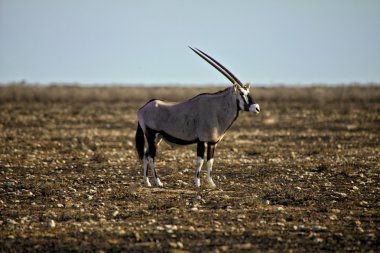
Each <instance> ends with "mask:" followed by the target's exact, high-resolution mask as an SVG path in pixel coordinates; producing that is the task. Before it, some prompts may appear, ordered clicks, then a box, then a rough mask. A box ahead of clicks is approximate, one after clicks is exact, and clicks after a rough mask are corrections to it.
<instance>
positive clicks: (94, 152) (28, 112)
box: [0, 86, 380, 252]
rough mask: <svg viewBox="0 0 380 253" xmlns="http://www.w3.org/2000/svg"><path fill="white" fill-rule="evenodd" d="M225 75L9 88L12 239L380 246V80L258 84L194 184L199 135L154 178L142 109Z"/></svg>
mask: <svg viewBox="0 0 380 253" xmlns="http://www.w3.org/2000/svg"><path fill="white" fill-rule="evenodd" d="M215 90H217V89H216V88H193V89H190V88H118V87H113V88H78V87H60V86H53V87H47V88H40V87H28V86H9V87H2V88H0V251H1V252H21V251H23V252H48V251H49V252H68V251H81V252H84V251H87V252H93V251H97V252H118V251H125V252H157V251H164V252H168V251H171V252H240V251H241V252H243V251H254V252H257V251H293V252H313V251H362V252H371V251H372V252H379V251H380V158H379V153H380V148H379V140H380V114H379V112H380V88H379V87H378V86H377V87H376V86H375V87H337V88H324V87H314V88H257V89H255V90H254V91H253V93H254V97H255V99H256V101H257V102H258V103H259V104H260V106H261V110H262V113H261V114H259V115H253V114H249V113H244V112H243V113H241V114H240V117H239V119H238V120H237V121H236V122H235V124H234V125H233V127H232V128H231V129H230V130H229V132H228V133H227V135H226V136H225V138H224V139H223V141H222V142H221V143H220V144H219V145H218V147H217V150H216V153H215V156H216V159H215V163H214V181H215V183H216V184H217V188H215V189H211V188H208V187H207V185H206V184H205V182H206V180H205V170H203V171H202V183H204V184H203V185H202V187H201V188H200V189H195V188H194V186H193V178H194V175H195V149H196V148H195V146H187V147H183V148H179V149H171V148H169V146H167V145H165V144H164V145H162V146H160V149H159V154H158V157H157V172H158V174H159V176H160V178H161V180H162V181H163V183H164V184H165V185H164V188H155V187H153V188H145V187H143V184H142V169H141V168H140V167H139V164H138V163H136V155H135V151H134V147H133V146H134V143H133V142H134V134H135V129H136V111H137V109H138V108H139V107H140V106H142V105H143V104H144V103H145V102H146V101H147V100H148V99H150V98H153V97H155V98H163V99H168V100H184V99H187V98H190V97H191V96H193V95H195V94H197V93H199V92H205V91H208V92H211V91H215Z"/></svg>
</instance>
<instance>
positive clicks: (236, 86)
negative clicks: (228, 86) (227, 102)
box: [234, 83, 239, 92]
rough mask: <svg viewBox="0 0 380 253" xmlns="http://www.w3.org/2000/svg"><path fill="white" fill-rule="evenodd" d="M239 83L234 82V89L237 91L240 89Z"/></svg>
mask: <svg viewBox="0 0 380 253" xmlns="http://www.w3.org/2000/svg"><path fill="white" fill-rule="evenodd" d="M238 86H239V84H238V83H234V91H235V92H236V91H237V90H238V89H239V87H238Z"/></svg>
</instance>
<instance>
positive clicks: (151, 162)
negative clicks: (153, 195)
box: [148, 156, 164, 187]
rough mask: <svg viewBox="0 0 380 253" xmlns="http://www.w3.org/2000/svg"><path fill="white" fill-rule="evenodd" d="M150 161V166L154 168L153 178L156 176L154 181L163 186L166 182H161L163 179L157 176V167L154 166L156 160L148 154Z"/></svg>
mask: <svg viewBox="0 0 380 253" xmlns="http://www.w3.org/2000/svg"><path fill="white" fill-rule="evenodd" d="M148 161H149V166H150V168H151V170H152V175H153V178H154V182H155V183H156V185H157V186H158V187H163V186H164V184H163V183H162V182H161V180H160V179H159V178H158V177H157V176H156V169H155V167H154V160H153V158H152V157H150V156H148Z"/></svg>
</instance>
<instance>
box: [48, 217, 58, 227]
mask: <svg viewBox="0 0 380 253" xmlns="http://www.w3.org/2000/svg"><path fill="white" fill-rule="evenodd" d="M46 225H47V226H48V227H49V228H55V226H56V224H55V221H54V220H53V219H48V220H47V222H46Z"/></svg>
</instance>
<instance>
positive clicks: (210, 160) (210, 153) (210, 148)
mask: <svg viewBox="0 0 380 253" xmlns="http://www.w3.org/2000/svg"><path fill="white" fill-rule="evenodd" d="M215 147H216V144H214V143H207V182H208V184H209V186H210V187H212V188H214V187H216V185H215V183H214V180H212V175H211V174H212V165H213V164H214V151H215Z"/></svg>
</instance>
